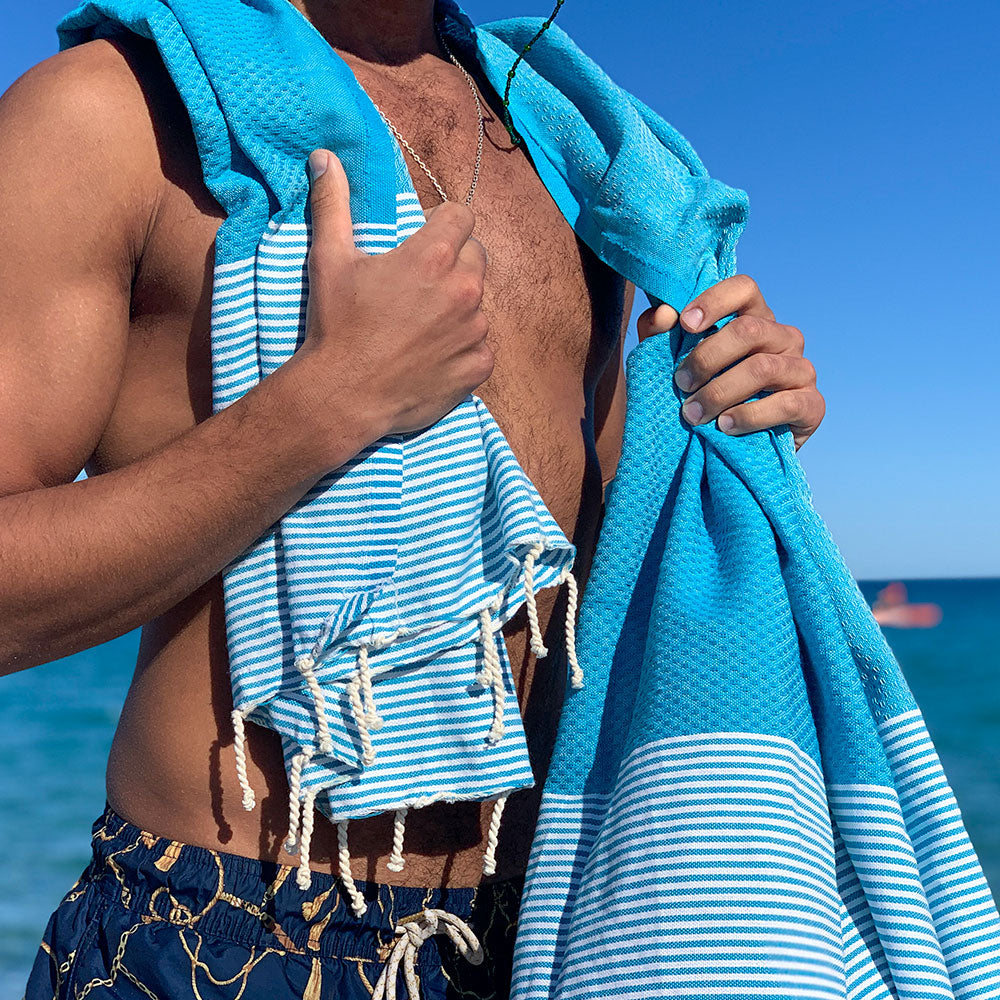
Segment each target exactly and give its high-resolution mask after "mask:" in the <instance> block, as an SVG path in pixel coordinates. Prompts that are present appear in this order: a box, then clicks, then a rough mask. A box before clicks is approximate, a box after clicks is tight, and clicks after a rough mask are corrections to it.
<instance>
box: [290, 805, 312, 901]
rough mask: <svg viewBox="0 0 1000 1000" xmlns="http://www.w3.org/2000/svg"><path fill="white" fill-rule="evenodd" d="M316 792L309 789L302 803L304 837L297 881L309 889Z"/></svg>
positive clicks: (302, 886)
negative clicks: (310, 848) (310, 849)
mask: <svg viewBox="0 0 1000 1000" xmlns="http://www.w3.org/2000/svg"><path fill="white" fill-rule="evenodd" d="M315 800H316V793H315V792H314V791H308V792H306V795H305V800H304V801H303V803H302V839H301V840H300V841H299V870H298V874H297V875H296V876H295V882H296V884H297V885H298V887H299V888H300V889H308V888H309V886H311V885H312V871H311V870H310V868H309V847H310V845H311V844H312V835H313V821H314V820H315V818H316V811H315V809H314V808H313V803H314V802H315Z"/></svg>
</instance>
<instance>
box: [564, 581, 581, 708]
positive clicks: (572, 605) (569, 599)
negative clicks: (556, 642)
mask: <svg viewBox="0 0 1000 1000" xmlns="http://www.w3.org/2000/svg"><path fill="white" fill-rule="evenodd" d="M559 583H560V584H562V583H565V584H566V629H565V632H566V661H567V662H568V663H569V678H570V686H571V687H572V688H573V690H574V691H579V690H580V688H582V687H583V668H582V667H581V666H580V663H579V661H578V660H577V658H576V609H577V604H578V599H579V589H578V587H577V583H576V577H575V576H574V575H573V571H572V570H571V569H570V568H569V567H568V566H567V567H566V569H564V570H563V571H562V573H561V574H560V576H559Z"/></svg>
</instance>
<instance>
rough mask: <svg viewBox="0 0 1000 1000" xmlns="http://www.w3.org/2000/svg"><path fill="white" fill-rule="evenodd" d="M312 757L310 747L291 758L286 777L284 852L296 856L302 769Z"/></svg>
mask: <svg viewBox="0 0 1000 1000" xmlns="http://www.w3.org/2000/svg"><path fill="white" fill-rule="evenodd" d="M312 755H313V751H312V747H306V749H305V750H303V751H302V753H297V754H296V755H295V756H294V757H293V758H292V770H291V772H290V773H289V775H288V836H287V838H286V839H285V844H284V847H285V850H286V851H287V852H288V853H289V854H296V853H298V850H299V842H298V836H299V822H300V818H301V814H302V800H301V798H300V795H301V794H302V768H303V767H305V766H306V764H307V763H308V762H309V760H310V758H311V757H312Z"/></svg>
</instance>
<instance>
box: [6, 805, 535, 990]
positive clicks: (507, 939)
mask: <svg viewBox="0 0 1000 1000" xmlns="http://www.w3.org/2000/svg"><path fill="white" fill-rule="evenodd" d="M357 886H358V889H359V890H360V891H361V892H362V894H363V895H364V897H365V899H366V900H367V902H368V910H367V913H365V915H364V916H362V917H357V916H355V915H354V913H353V911H352V910H351V908H350V905H349V903H348V900H347V898H346V896H345V895H343V894H342V893H341V890H340V887H339V884H338V882H337V880H336V879H335V878H334V877H333V876H331V875H324V874H323V873H321V872H314V873H313V879H312V887H311V888H310V889H309V890H308V891H306V892H303V891H302V890H301V889H299V888H298V886H297V885H296V884H295V869H294V868H291V867H288V866H287V865H278V864H274V863H271V862H266V861H258V860H255V859H253V858H244V857H239V856H237V855H235V854H224V853H222V852H220V851H214V850H209V849H207V848H203V847H194V846H191V845H189V844H179V843H177V842H176V841H170V840H167V839H165V838H159V837H154V836H153V835H152V834H149V833H146V832H144V831H143V830H140V829H139V828H138V827H135V826H132V825H131V824H130V823H126V822H125V820H123V819H122V818H121V817H120V816H118V815H117V814H116V813H115V812H113V811H112V810H111V809H110V807H109V808H108V809H107V810H106V811H105V813H104V815H103V816H101V817H100V819H98V820H97V822H95V824H94V835H93V858H92V860H91V862H90V864H89V866H88V867H87V869H86V871H85V872H84V873H83V875H82V876H81V877H80V880H79V881H78V882H77V884H76V885H75V886H74V887H73V888H72V889H71V890H70V892H69V893H67V895H66V897H65V899H63V901H62V903H60V905H59V908H58V909H57V910H56V911H55V913H53V914H52V917H51V919H50V920H49V924H48V927H47V928H46V930H45V936H44V939H43V941H42V945H41V948H40V950H39V952H38V956H37V958H36V959H35V964H34V967H33V968H32V970H31V976H30V978H29V980H28V986H27V991H26V994H25V997H26V1000H85V998H90V1000H109V998H118V1000H150V998H152V1000H235V998H237V997H239V1000H372V997H373V996H374V997H376V998H377V997H385V998H386V1000H392V997H393V996H395V997H397V998H399V1000H463V998H467V1000H506V998H507V997H508V996H509V993H510V974H511V961H512V955H513V946H514V934H515V930H516V925H517V912H518V907H519V905H520V899H521V891H522V889H523V880H521V879H514V880H507V881H496V882H485V883H483V885H481V886H480V887H478V888H476V889H417V888H403V887H400V886H389V885H380V884H376V883H373V882H360V881H359V882H357ZM390 972H391V973H392V974H391V975H390ZM414 989H416V991H417V992H416V993H415V994H414Z"/></svg>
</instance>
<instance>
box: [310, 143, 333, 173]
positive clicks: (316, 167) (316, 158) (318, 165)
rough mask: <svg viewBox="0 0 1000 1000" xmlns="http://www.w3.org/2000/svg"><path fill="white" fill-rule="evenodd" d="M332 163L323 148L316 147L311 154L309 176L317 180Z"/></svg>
mask: <svg viewBox="0 0 1000 1000" xmlns="http://www.w3.org/2000/svg"><path fill="white" fill-rule="evenodd" d="M329 165H330V158H329V156H327V154H326V153H325V152H323V150H321V149H314V150H313V151H312V152H311V153H310V154H309V177H310V179H311V180H316V178H317V177H322V176H323V174H325V173H326V168H327V167H328V166H329Z"/></svg>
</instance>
